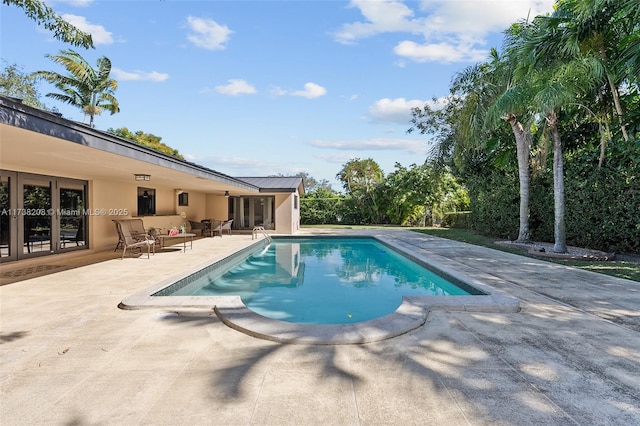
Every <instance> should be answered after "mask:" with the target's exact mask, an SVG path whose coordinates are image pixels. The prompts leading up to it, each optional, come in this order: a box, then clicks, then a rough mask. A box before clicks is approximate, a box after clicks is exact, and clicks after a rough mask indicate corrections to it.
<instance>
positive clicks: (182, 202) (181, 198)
mask: <svg viewBox="0 0 640 426" xmlns="http://www.w3.org/2000/svg"><path fill="white" fill-rule="evenodd" d="M178 205H179V206H188V205H189V193H188V192H183V193H181V194H178Z"/></svg>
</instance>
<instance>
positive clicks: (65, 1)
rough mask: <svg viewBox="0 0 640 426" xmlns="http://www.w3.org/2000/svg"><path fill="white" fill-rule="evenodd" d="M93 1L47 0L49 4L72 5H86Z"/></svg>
mask: <svg viewBox="0 0 640 426" xmlns="http://www.w3.org/2000/svg"><path fill="white" fill-rule="evenodd" d="M93 2H94V0H48V1H47V3H48V4H53V3H62V4H68V5H71V6H76V7H86V6H89V5H90V4H91V3H93Z"/></svg>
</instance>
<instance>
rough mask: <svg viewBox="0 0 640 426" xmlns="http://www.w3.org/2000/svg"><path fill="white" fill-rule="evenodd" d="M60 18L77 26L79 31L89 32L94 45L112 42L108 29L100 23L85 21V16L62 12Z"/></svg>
mask: <svg viewBox="0 0 640 426" xmlns="http://www.w3.org/2000/svg"><path fill="white" fill-rule="evenodd" d="M61 18H62V19H64V20H65V21H67V22H68V23H70V24H71V25H73V26H74V27H76V28H78V29H79V30H80V31H83V32H85V33H89V34H91V38H92V40H93V44H94V45H96V46H98V45H101V44H111V43H113V36H112V35H111V33H110V32H109V31H107V30H106V29H105V28H104V27H103V26H102V25H96V24H92V23H90V22H87V18H85V17H84V16H78V15H70V14H64V15H62V16H61Z"/></svg>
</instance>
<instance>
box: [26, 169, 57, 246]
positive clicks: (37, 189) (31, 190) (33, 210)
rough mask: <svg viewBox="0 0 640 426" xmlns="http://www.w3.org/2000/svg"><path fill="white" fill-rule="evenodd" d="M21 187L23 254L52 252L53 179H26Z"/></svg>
mask: <svg viewBox="0 0 640 426" xmlns="http://www.w3.org/2000/svg"><path fill="white" fill-rule="evenodd" d="M21 186H22V200H19V201H18V211H19V213H20V214H19V215H18V227H20V224H21V223H20V222H22V230H23V232H22V237H23V240H22V254H23V255H29V254H30V255H34V254H41V253H43V252H44V253H48V252H51V251H52V247H53V246H52V244H53V242H52V241H51V236H52V235H54V234H53V233H52V231H53V229H52V224H53V220H52V218H53V214H52V212H53V209H52V203H51V196H52V192H51V189H52V182H51V179H44V178H36V177H24V178H23V179H22V180H21ZM20 201H22V203H20ZM20 204H22V205H20ZM19 237H20V236H19ZM23 257H24V256H23Z"/></svg>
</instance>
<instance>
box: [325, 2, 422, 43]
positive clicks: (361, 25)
mask: <svg viewBox="0 0 640 426" xmlns="http://www.w3.org/2000/svg"><path fill="white" fill-rule="evenodd" d="M350 6H351V7H357V8H358V9H360V13H362V16H364V17H365V18H366V22H353V23H350V24H344V25H343V26H342V29H341V30H340V31H338V32H336V33H335V38H336V41H338V42H340V43H344V44H351V43H353V42H355V41H356V40H358V39H360V38H365V37H370V36H373V35H376V34H381V33H387V32H407V31H408V32H414V31H419V30H420V28H421V26H422V24H421V20H419V19H418V20H416V19H411V18H412V16H413V15H414V13H413V11H412V10H411V9H409V7H407V6H406V5H405V4H403V3H402V2H399V1H393V0H392V1H371V0H352V1H351V4H350Z"/></svg>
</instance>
